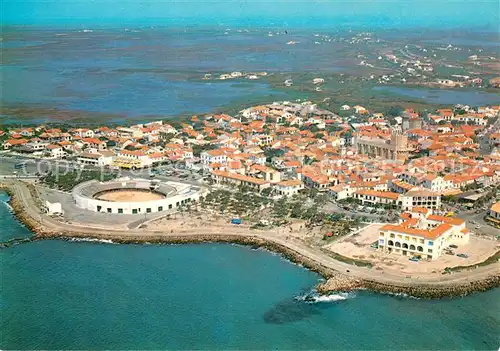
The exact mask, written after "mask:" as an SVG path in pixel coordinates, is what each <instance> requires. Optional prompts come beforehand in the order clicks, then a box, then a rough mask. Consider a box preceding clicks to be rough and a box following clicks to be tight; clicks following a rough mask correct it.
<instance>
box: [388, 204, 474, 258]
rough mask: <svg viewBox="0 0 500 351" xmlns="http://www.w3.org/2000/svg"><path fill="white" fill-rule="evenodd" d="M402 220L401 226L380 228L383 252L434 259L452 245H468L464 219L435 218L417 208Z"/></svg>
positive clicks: (468, 235)
mask: <svg viewBox="0 0 500 351" xmlns="http://www.w3.org/2000/svg"><path fill="white" fill-rule="evenodd" d="M401 217H402V218H403V219H402V221H401V222H400V223H399V224H396V225H395V224H386V225H384V226H383V227H382V228H380V232H379V240H378V246H379V249H380V250H382V251H383V252H387V253H395V254H398V255H403V256H414V255H419V256H421V257H422V258H427V259H430V260H433V259H436V258H438V257H439V256H440V255H441V254H442V253H443V250H444V249H446V248H447V247H449V246H450V245H459V246H460V245H464V244H467V243H468V242H469V237H470V234H469V231H468V229H467V228H466V227H465V222H464V221H463V220H462V219H459V218H453V217H442V216H437V215H433V214H432V211H431V210H427V209H424V208H415V209H413V210H412V211H411V212H406V213H403V214H402V216H401Z"/></svg>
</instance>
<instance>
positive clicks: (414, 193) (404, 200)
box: [399, 188, 441, 211]
mask: <svg viewBox="0 0 500 351" xmlns="http://www.w3.org/2000/svg"><path fill="white" fill-rule="evenodd" d="M399 205H400V206H401V208H402V209H403V211H408V210H411V209H412V208H414V207H425V208H429V209H438V208H440V207H441V195H439V194H438V193H435V192H433V191H430V190H426V189H422V188H414V189H412V190H410V191H408V192H406V193H405V194H403V195H400V197H399Z"/></svg>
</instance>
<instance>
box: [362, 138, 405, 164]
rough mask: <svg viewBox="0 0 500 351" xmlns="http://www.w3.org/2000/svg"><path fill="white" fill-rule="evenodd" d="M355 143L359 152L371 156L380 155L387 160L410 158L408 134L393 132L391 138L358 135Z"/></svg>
mask: <svg viewBox="0 0 500 351" xmlns="http://www.w3.org/2000/svg"><path fill="white" fill-rule="evenodd" d="M355 145H356V149H357V151H358V153H359V154H361V155H368V156H370V157H380V158H383V159H387V160H402V161H404V160H406V159H408V154H409V148H408V136H407V135H404V134H401V133H398V132H393V133H391V137H390V139H389V140H386V139H383V138H380V137H369V136H361V135H358V136H356V137H355Z"/></svg>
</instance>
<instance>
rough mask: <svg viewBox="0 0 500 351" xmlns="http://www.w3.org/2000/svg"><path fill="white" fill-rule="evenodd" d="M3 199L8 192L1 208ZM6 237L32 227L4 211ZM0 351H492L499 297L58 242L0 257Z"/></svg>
mask: <svg viewBox="0 0 500 351" xmlns="http://www.w3.org/2000/svg"><path fill="white" fill-rule="evenodd" d="M6 199H7V197H6V196H3V197H2V200H6ZM0 218H1V221H2V222H1V223H0V224H1V228H2V229H1V236H2V240H3V241H5V240H6V239H8V238H11V237H20V236H26V235H27V234H28V233H27V230H26V229H25V228H24V227H22V226H21V225H20V224H19V223H18V222H17V221H16V220H15V219H14V218H13V216H12V214H11V213H10V211H9V209H8V207H7V206H6V205H5V203H4V202H2V203H0ZM0 262H1V263H2V269H1V272H2V276H1V279H2V284H1V295H0V306H1V314H0V315H1V317H0V318H1V331H2V332H1V338H0V348H1V349H210V350H221V349H265V350H269V349H322V350H332V349H372V350H373V349H379V350H381V349H384V350H387V349H394V350H396V349H398V350H399V349H447V350H449V349H491V350H493V349H498V346H499V345H500V339H499V335H500V313H499V312H500V305H499V303H500V290H499V289H496V290H492V291H489V292H486V293H479V294H474V295H472V296H468V297H464V298H459V299H445V300H440V301H426V300H418V299H413V298H408V297H397V296H391V295H380V294H374V293H369V292H357V293H351V294H347V295H334V296H332V297H330V299H328V301H318V302H316V303H314V304H308V303H305V302H304V301H301V300H300V297H301V296H304V295H305V294H307V293H309V292H311V290H312V289H313V287H314V286H315V284H317V283H318V281H319V279H320V277H319V276H318V275H317V274H315V273H312V272H310V271H308V270H306V269H304V268H302V267H298V266H296V265H293V264H291V263H290V262H288V261H286V260H284V259H282V258H281V257H280V256H278V255H274V254H272V253H269V252H266V251H263V250H252V249H250V248H247V247H240V246H234V245H223V244H204V245H184V246H180V245H118V244H104V243H94V242H66V241H58V240H48V241H37V242H32V243H28V244H21V245H18V246H14V247H11V248H8V249H2V250H1V251H0Z"/></svg>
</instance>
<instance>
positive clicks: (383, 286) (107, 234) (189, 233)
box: [3, 180, 500, 297]
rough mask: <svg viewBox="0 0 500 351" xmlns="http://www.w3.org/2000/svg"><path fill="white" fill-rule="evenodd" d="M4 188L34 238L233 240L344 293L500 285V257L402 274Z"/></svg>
mask: <svg viewBox="0 0 500 351" xmlns="http://www.w3.org/2000/svg"><path fill="white" fill-rule="evenodd" d="M3 187H5V188H8V190H9V191H10V193H11V195H12V199H13V201H12V206H13V208H14V211H15V213H16V215H17V216H18V218H19V219H20V220H21V221H22V222H23V223H25V224H26V225H27V226H28V227H29V228H30V229H31V230H32V231H33V232H34V233H35V239H37V240H38V239H44V238H96V239H105V240H112V241H113V242H120V243H140V242H149V243H194V242H233V243H239V244H246V245H255V246H259V247H265V248H268V249H269V250H272V251H277V252H279V253H281V254H283V255H284V256H285V257H287V258H289V259H290V260H292V261H294V262H296V263H299V264H302V265H304V266H306V267H308V268H310V269H312V270H314V271H317V272H318V273H320V274H321V275H323V276H324V277H325V278H327V279H328V280H327V281H326V282H325V283H323V284H321V285H320V287H319V289H318V290H319V291H321V292H323V293H326V292H329V291H339V290H340V291H346V290H352V289H359V288H367V289H372V290H377V291H384V292H397V293H408V294H411V295H415V296H421V297H441V296H449V295H451V296H457V295H464V294H467V293H470V292H473V291H478V290H486V289H488V288H492V287H497V286H500V262H498V261H496V262H494V263H490V264H487V265H483V266H478V267H476V268H472V269H463V270H460V271H457V272H454V273H452V274H428V275H419V276H412V277H408V276H402V275H400V276H398V275H395V274H388V273H387V272H383V271H378V270H376V269H372V268H368V267H360V266H356V265H353V264H350V263H346V262H342V261H339V260H337V259H335V258H334V257H331V256H330V255H328V253H326V252H324V251H322V250H321V249H320V248H318V247H313V246H309V245H308V244H306V243H304V242H302V241H300V240H296V239H291V238H290V237H289V236H287V235H286V234H285V233H284V232H285V231H284V230H281V233H280V230H279V229H278V230H276V229H271V230H252V229H250V228H248V227H242V226H227V227H217V226H212V225H211V224H210V223H204V225H203V226H200V227H199V228H178V227H172V229H170V230H162V231H160V230H151V229H148V227H147V226H146V227H145V228H141V229H132V230H123V229H116V228H112V227H111V226H93V225H89V224H85V223H65V222H61V221H59V220H58V219H56V218H52V217H49V216H46V215H45V214H43V213H42V212H41V211H40V208H39V206H38V204H37V201H38V200H37V198H36V194H33V191H34V189H35V187H34V186H29V185H28V184H26V183H24V182H22V181H16V180H5V181H4V182H3Z"/></svg>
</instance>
